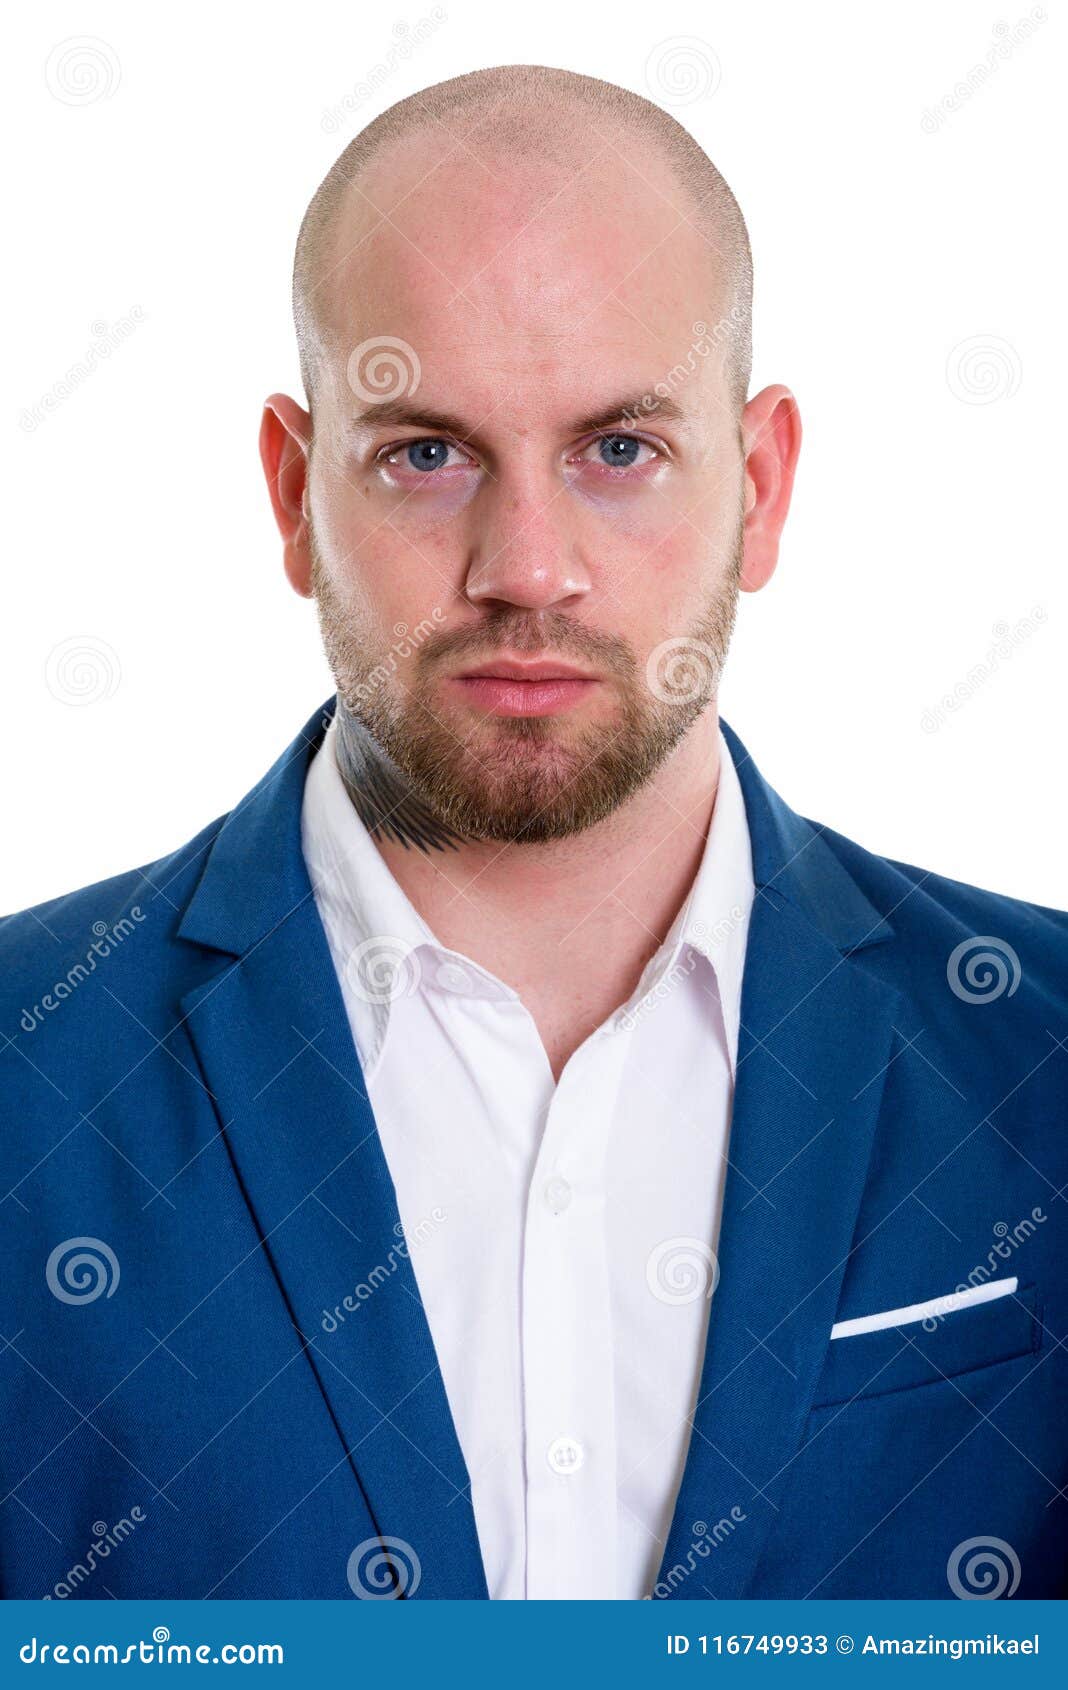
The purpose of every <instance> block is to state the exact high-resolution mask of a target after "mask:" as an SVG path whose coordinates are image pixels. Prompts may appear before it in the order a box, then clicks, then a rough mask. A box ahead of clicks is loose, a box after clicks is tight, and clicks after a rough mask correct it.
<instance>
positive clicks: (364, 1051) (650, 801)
mask: <svg viewBox="0 0 1068 1690" xmlns="http://www.w3.org/2000/svg"><path fill="white" fill-rule="evenodd" d="M750 291H751V271H750V258H749V247H748V241H747V238H746V232H745V226H744V223H743V221H742V217H741V214H740V212H739V210H738V207H737V205H736V203H735V201H734V199H733V197H732V195H731V193H730V191H729V189H728V188H727V186H726V184H725V183H724V182H723V180H722V178H721V177H720V176H719V175H718V174H717V172H716V171H715V169H714V168H713V167H712V165H711V164H710V162H709V161H708V159H707V158H706V157H705V155H704V153H703V152H702V151H701V149H700V148H699V146H698V145H697V143H696V142H695V141H694V140H693V139H692V138H691V137H690V136H689V135H688V134H686V132H685V131H684V130H682V129H681V128H680V127H679V126H678V125H677V124H676V123H675V122H674V120H673V119H671V118H669V117H667V116H666V115H665V114H664V113H663V112H661V111H659V110H658V109H657V108H655V107H654V106H651V105H650V104H649V103H648V102H646V101H644V100H642V99H639V98H638V97H636V96H635V95H632V94H629V93H626V92H625V91H623V90H622V89H619V88H614V87H611V86H609V85H607V84H604V83H600V82H596V81H594V80H592V79H589V78H585V77H578V76H573V75H570V74H568V73H565V72H562V71H556V70H546V69H541V68H537V67H511V68H507V69H500V70H492V71H480V72H477V73H475V74H473V75H471V76H465V77H460V78H458V79H456V80H454V81H451V82H447V83H444V84H442V85H440V86H438V87H436V88H433V89H431V90H429V91H428V92H426V93H425V94H421V95H418V96H415V97H414V98H412V99H409V100H405V101H403V102H401V103H400V104H399V105H397V106H395V107H393V108H391V110H389V111H387V112H386V113H385V114H384V116H382V117H381V118H379V119H377V120H376V121H375V122H374V123H372V124H371V125H370V126H369V128H368V129H367V130H365V131H364V132H363V134H362V135H360V136H358V137H357V139H356V140H355V141H354V142H353V143H352V144H351V145H350V146H349V147H348V148H347V149H346V151H345V152H344V153H343V154H342V156H341V158H340V159H339V160H338V162H337V164H336V165H335V167H334V168H333V170H332V171H331V172H330V174H329V175H328V177H327V178H326V180H325V182H324V183H323V185H322V186H321V188H320V189H319V191H318V193H317V194H316V196H315V198H314V200H313V201H312V204H311V207H310V208H309V211H308V213H307V215H306V217H305V220H304V224H303V226H302V229H301V234H300V239H299V242H298V248H297V258H296V267H295V308H296V323H297V330H298V338H299V344H300V352H301V363H302V370H303V375H304V383H305V388H306V398H307V406H306V407H304V406H301V405H299V404H298V403H296V402H295V401H294V400H292V399H290V398H287V397H285V396H283V395H275V396H274V397H273V398H271V399H270V400H269V401H268V403H267V406H266V409H265V413H264V418H263V426H262V433H261V451H262V457H263V462H264V467H265V470H266V475H267V482H268V487H269V490H270V496H271V499H272V502H273V508H274V512H275V516H276V518H277V522H278V526H279V529H280V531H281V535H282V539H283V543H284V555H285V567H286V571H287V574H288V577H289V580H290V581H291V583H292V585H293V586H294V587H295V588H296V590H297V591H298V592H299V593H301V594H304V595H308V596H313V597H314V599H315V602H316V605H317V608H318V613H319V617H320V621H321V625H322V631H323V637H324V642H325V647H326V651H327V654H328V657H329V660H330V663H331V667H332V669H333V672H334V675H335V677H336V680H337V695H338V696H337V700H336V707H335V704H334V703H331V705H330V706H328V707H327V708H326V709H325V710H324V711H322V712H320V713H318V714H317V715H316V717H314V718H313V719H312V721H311V722H310V723H309V724H308V726H307V727H306V728H304V729H303V730H302V731H301V732H300V733H299V734H298V735H297V738H296V739H295V740H294V742H293V744H292V745H291V746H290V747H289V749H288V750H287V751H286V752H285V753H284V754H283V755H282V757H281V758H280V759H279V761H278V762H277V763H276V764H275V766H274V768H273V769H271V770H270V771H269V773H268V774H267V775H266V776H265V777H264V779H263V780H262V781H261V783H260V784H259V785H258V786H257V787H256V788H255V789H254V790H253V792H251V793H250V794H249V795H248V796H247V797H245V798H244V799H243V800H242V801H241V802H240V803H239V804H238V805H237V807H236V808H235V809H234V810H233V811H232V812H231V813H230V815H228V816H227V817H225V818H223V819H222V821H220V822H217V823H214V824H213V825H212V826H210V827H209V828H207V829H206V830H205V831H204V832H203V833H202V834H200V835H199V836H198V837H197V838H195V839H194V840H192V841H191V842H190V843H189V844H188V845H186V846H184V847H182V848H181V849H180V850H178V851H177V852H175V853H174V855H173V856H171V857H169V858H167V859H165V860H164V861H162V862H159V863H155V864H153V865H150V866H149V867H148V868H147V869H143V870H139V871H136V872H134V873H131V874H126V875H121V876H119V877H117V878H116V879H115V880H113V881H109V882H107V883H105V884H104V885H101V886H96V887H93V888H91V889H89V890H87V891H83V892H79V893H76V894H74V895H72V896H70V897H67V898H61V899H58V900H56V901H55V902H53V903H51V904H48V905H45V906H42V907H41V908H39V909H37V910H34V911H29V912H27V913H26V914H24V915H21V916H16V917H12V918H10V919H9V920H8V921H7V922H6V923H5V924H4V927H3V945H4V951H3V961H4V970H3V973H4V979H5V998H4V1002H5V1012H4V1019H3V1022H2V1026H3V1028H4V1032H5V1037H6V1041H7V1042H6V1046H5V1049H4V1051H3V1054H2V1058H0V1060H2V1061H3V1065H4V1097H5V1100H6V1103H7V1113H8V1122H7V1127H6V1132H5V1135H4V1147H5V1158H6V1161H7V1163H8V1166H9V1168H10V1173H9V1175H8V1176H7V1177H6V1178H5V1181H4V1185H3V1191H4V1192H5V1193H8V1200H7V1203H6V1219H7V1238H8V1241H9V1245H8V1249H9V1258H10V1268H9V1271H8V1273H7V1275H6V1276H5V1287H4V1314H3V1333H4V1339H5V1343H6V1345H7V1347H6V1349H5V1351H4V1354H3V1357H2V1364H0V1365H2V1378H3V1381H4V1391H5V1399H4V1400H5V1425H6V1426H7V1428H8V1430H9V1436H8V1438H7V1439H6V1440H5V1448H4V1453H3V1457H2V1461H3V1478H4V1485H3V1494H4V1495H5V1497H6V1506H5V1509H4V1513H3V1535H2V1544H0V1553H2V1564H0V1578H2V1584H3V1591H4V1594H5V1595H7V1596H42V1595H45V1596H52V1597H54V1598H55V1597H62V1596H69V1595H74V1596H78V1597H87V1598H100V1599H103V1598H106V1597H108V1596H113V1595H114V1596H120V1597H121V1596H186V1597H203V1596H237V1597H265V1596H266V1597H324V1596H325V1597H348V1596H352V1595H355V1596H357V1597H375V1596H381V1595H393V1596H402V1597H406V1598H409V1599H411V1598H415V1599H417V1600H418V1599H423V1598H444V1597H471V1598H479V1597H483V1598H484V1597H486V1596H490V1597H504V1598H508V1597H511V1598H544V1597H549V1598H556V1597H609V1598H617V1597H618V1598H638V1597H642V1596H653V1597H656V1598H670V1599H676V1600H678V1599H701V1598H707V1597H709V1596H715V1597H724V1596H727V1597H730V1596H751V1597H761V1596H792V1597H806V1596H809V1595H814V1596H838V1597H842V1596H845V1597H881V1596H886V1597H890V1596H920V1597H946V1596H951V1595H958V1596H965V1595H988V1596H991V1595H1002V1594H1004V1595H1011V1594H1014V1593H1016V1594H1019V1595H1021V1596H1028V1595H1029V1596H1045V1597H1049V1596H1054V1595H1056V1594H1063V1593H1064V1592H1065V1589H1066V1586H1068V1580H1066V1561H1068V1555H1066V1548H1065V1520H1066V1508H1068V1500H1066V1497H1068V1492H1066V1491H1065V1488H1064V1487H1065V1485H1066V1482H1068V1473H1066V1470H1065V1469H1066V1458H1068V1431H1066V1429H1065V1423H1064V1416H1063V1413H1062V1412H1058V1410H1057V1402H1058V1393H1059V1392H1061V1393H1063V1391H1064V1389H1065V1382H1066V1377H1068V1354H1066V1348H1065V1336H1066V1334H1068V1284H1066V1275H1065V1245H1064V1239H1065V1193H1066V1182H1068V1154H1066V1148H1065V1136H1064V1133H1063V1131H1062V1126H1063V1117H1064V1098H1065V1079H1066V1074H1068V1055H1066V1050H1068V1045H1066V1036H1068V1024H1066V1015H1065V1010H1066V1005H1065V991H1064V977H1065V960H1066V957H1068V931H1066V918H1065V917H1064V916H1063V915H1061V914H1059V913H1057V912H1056V911H1051V910H1046V909H1040V908H1037V907H1035V906H1032V905H1028V904H1024V903H1020V902H1018V901H1014V900H1011V899H1006V898H1002V897H999V896H997V895H995V894H993V893H990V892H983V891H978V890H976V889H974V888H972V887H968V886H964V885H961V884H959V883H956V882H952V881H947V880H944V879H940V878H938V877H937V876H936V875H933V874H930V873H926V872H924V871H921V870H919V869H916V868H912V867H909V866H907V865H903V864H900V863H894V862H888V861H885V860H884V859H881V858H878V857H875V856H872V855H871V854H869V853H868V852H866V851H864V850H862V849H861V848H860V847H859V846H857V845H854V844H852V843H851V842H849V841H848V840H846V839H844V838H842V837H841V836H839V835H837V834H834V833H831V832H829V831H828V830H826V829H825V828H821V827H819V826H817V825H815V824H813V823H810V822H808V821H805V820H803V819H802V818H801V817H799V816H798V815H796V814H794V813H793V812H792V811H791V810H790V809H789V808H787V806H786V805H785V804H784V803H783V802H782V800H781V799H779V798H778V797H777V796H776V795H775V793H774V792H772V791H771V790H770V788H769V787H768V786H767V785H766V784H765V782H764V781H763V779H762V778H761V776H760V774H759V773H758V772H757V770H756V768H755V767H754V764H753V763H752V761H751V760H750V758H749V756H748V754H747V752H746V751H745V750H744V748H743V746H742V744H741V742H740V741H739V740H738V739H737V737H736V736H735V735H734V734H733V733H731V732H730V730H729V729H727V728H723V729H722V730H721V728H720V724H719V720H718V713H717V703H716V700H717V691H718V683H719V678H720V673H721V670H722V666H723V661H724V657H725V654H726V649H727V644H728V639H729V634H730V630H731V626H732V622H733V618H734V613H735V604H736V599H737V596H738V593H739V590H744V591H746V592H752V591H755V590H757V589H758V588H760V587H762V586H763V585H764V584H765V582H766V581H767V580H768V578H769V577H770V575H771V574H772V571H773V569H774V567H775V563H776V560H777V553H778V546H779V537H780V534H781V531H782V528H783V524H784V521H785V518H786V513H787V506H788V503H789V498H790V492H791V486H792V482H793V476H794V469H795V464H796V461H797V455H798V448H799V441H800V429H799V423H798V413H797V407H796V404H795V402H794V399H793V397H792V395H791V394H790V393H789V392H788V391H787V390H786V389H785V388H783V387H780V386H774V387H769V388H765V389H764V390H763V391H762V392H760V393H758V394H756V395H755V396H754V397H748V396H747V390H748V378H749V363H750V355H749V307H750ZM903 801H904V802H907V801H908V800H907V795H904V796H903ZM120 1528H121V1529H120Z"/></svg>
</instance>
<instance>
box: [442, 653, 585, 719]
mask: <svg viewBox="0 0 1068 1690" xmlns="http://www.w3.org/2000/svg"><path fill="white" fill-rule="evenodd" d="M599 684H600V682H599V679H598V677H597V676H596V675H590V674H587V673H586V672H584V671H583V670H581V669H576V668H573V667H572V666H571V665H570V664H568V663H559V662H556V661H555V660H553V659H549V660H544V659H543V660H541V661H539V662H537V663H521V662H518V661H514V660H513V659H511V658H503V657H496V658H491V659H490V660H489V661H488V662H487V663H480V664H478V665H477V666H476V667H475V668H473V669H467V670H465V671H464V672H463V673H462V674H460V675H456V676H454V677H453V679H452V681H451V682H450V685H451V686H452V687H453V688H457V689H459V690H460V692H461V693H462V695H463V696H464V697H465V698H466V699H467V701H468V702H469V703H470V704H473V705H474V706H475V707H476V708H479V709H482V710H484V711H486V712H487V713H488V714H489V715H492V716H556V715H559V714H560V713H561V712H562V711H564V710H570V709H572V708H573V707H574V706H575V705H576V704H578V703H579V702H580V701H581V700H582V699H584V698H586V697H587V696H588V695H589V694H590V693H591V692H592V691H593V689H594V688H595V687H597V686H598V685H599Z"/></svg>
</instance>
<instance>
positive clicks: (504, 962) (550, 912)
mask: <svg viewBox="0 0 1068 1690" xmlns="http://www.w3.org/2000/svg"><path fill="white" fill-rule="evenodd" d="M718 727H719V722H718V716H717V713H716V708H715V704H714V703H713V704H711V705H710V706H709V708H708V709H707V710H706V711H705V713H704V715H703V716H701V717H700V718H699V719H698V721H697V722H695V724H694V725H693V727H692V728H691V730H690V731H689V733H688V734H687V735H686V737H685V739H684V740H683V741H682V742H681V744H680V745H679V746H678V747H677V748H676V750H675V752H674V753H673V754H672V755H671V756H670V757H669V758H667V759H666V761H665V762H664V763H663V764H661V766H660V768H659V769H657V771H656V772H655V774H654V775H653V776H652V778H651V779H650V780H649V781H647V782H646V784H645V785H644V786H643V787H642V788H641V789H640V790H639V791H638V792H636V793H635V794H633V795H632V797H631V798H630V799H628V800H627V802H626V803H625V804H622V805H620V807H619V809H618V810H616V811H615V812H613V814H612V815H611V816H609V817H607V818H606V819H605V820H604V821H603V822H599V823H597V824H596V825H595V826H593V827H590V828H587V829H585V830H584V831H583V832H581V833H577V834H574V835H572V836H571V837H570V838H567V839H561V840H554V841H551V842H550V843H547V844H540V845H521V844H505V845H502V844H499V843H497V842H495V841H480V840H467V839H462V838H459V837H458V836H457V835H455V834H453V833H452V832H451V831H450V830H449V829H448V828H447V827H444V826H443V824H441V823H440V822H438V821H437V820H436V818H435V817H434V816H433V814H432V813H431V812H430V811H428V810H427V809H426V807H425V806H424V805H423V804H422V803H421V801H420V800H419V799H418V798H417V797H416V796H415V795H414V794H413V793H412V792H411V791H410V790H409V789H408V787H407V785H406V781H405V777H404V775H403V774H402V773H401V772H400V771H399V770H397V769H396V768H395V767H394V766H393V765H392V764H391V763H390V762H389V760H388V759H387V758H384V757H383V755H382V753H381V752H380V751H379V750H378V748H377V747H376V746H375V745H374V743H373V742H372V741H371V740H370V739H369V737H368V736H367V735H366V734H365V732H364V730H362V728H360V726H359V724H358V723H356V722H354V720H353V718H352V717H351V716H349V715H348V714H347V712H344V713H343V711H342V709H341V708H340V707H339V710H338V762H339V766H340V767H341V770H342V775H343V777H344V779H345V783H346V786H347V787H348V790H349V793H350V796H351V797H352V801H353V804H354V805H355V807H356V809H357V811H358V813H359V815H360V817H361V819H362V820H363V822H364V825H365V826H366V827H367V828H368V830H369V832H370V833H371V835H372V837H373V838H374V840H375V843H376V844H377V846H378V849H379V851H380V853H381V855H382V857H383V858H384V860H385V862H386V864H387V865H388V867H389V869H390V872H391V873H392V874H393V877H394V879H395V880H396V881H397V882H398V884H399V885H400V886H401V888H402V889H403V891H404V892H405V894H406V895H407V897H408V898H409V899H410V900H411V902H412V904H414V906H415V908H416V909H417V910H418V911H419V913H420V915H422V917H423V919H424V920H425V921H426V923H427V925H428V926H429V927H430V929H431V931H432V932H433V933H434V934H435V936H436V938H437V939H438V940H439V941H440V943H441V944H443V945H446V946H447V947H449V948H450V949H452V950H456V951H458V952H460V953H461V954H463V955H465V956H469V957H471V958H472V959H473V960H474V961H476V962H478V963H480V964H481V965H482V966H483V967H484V968H487V969H488V970H489V971H490V972H491V973H493V974H496V975H497V976H498V977H499V978H500V979H502V980H504V981H506V982H507V983H508V984H509V985H511V986H513V987H514V988H515V989H516V990H517V991H520V992H521V995H523V996H524V998H525V999H526V998H528V996H529V997H533V996H535V995H536V994H537V993H538V991H539V990H542V989H544V990H555V991H556V992H557V993H558V994H565V995H566V994H570V995H571V996H572V997H577V996H581V997H582V998H583V999H586V1000H592V999H593V998H594V997H596V998H597V1000H598V1002H599V1003H603V1004H604V1005H606V1006H607V1007H606V1008H605V1011H604V1012H605V1013H606V1014H607V1013H609V1012H610V1011H611V1009H612V1008H614V1007H616V1006H617V1005H618V1004H619V1003H622V1002H624V1001H625V1000H626V998H627V996H628V995H629V993H630V991H631V990H632V989H633V986H634V984H635V983H636V982H637V979H638V976H639V975H640V973H641V971H642V969H643V968H644V966H645V964H646V962H647V961H648V960H649V958H650V957H651V956H652V955H653V953H654V952H655V951H656V950H657V948H658V947H659V945H660V944H661V943H662V942H663V939H664V937H665V936H666V934H667V932H668V930H669V929H670V927H671V924H672V922H673V921H674V919H675V917H676V915H677V914H678V912H679V909H680V908H681V907H682V904H683V902H684V900H685V898H686V895H687V893H688V891H689V889H690V887H691V885H692V883H693V879H694V876H695V874H696V872H697V868H698V866H699V864H700V861H701V856H702V853H703V851H704V846H705V840H706V837H707V834H708V825H709V822H710V820H711V817H712V809H713V805H714V802H715V795H716V788H717V784H718V779H719V746H718ZM413 847H417V848H415V849H413Z"/></svg>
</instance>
